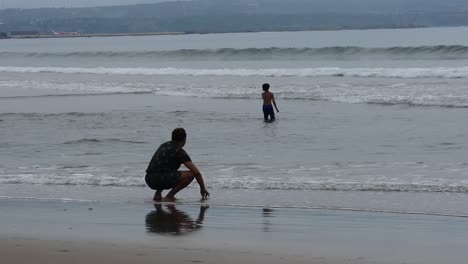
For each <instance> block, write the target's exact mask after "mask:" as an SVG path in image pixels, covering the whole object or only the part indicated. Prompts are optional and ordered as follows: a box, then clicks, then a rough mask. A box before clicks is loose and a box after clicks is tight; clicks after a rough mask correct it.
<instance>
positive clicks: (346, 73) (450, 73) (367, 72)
mask: <svg viewBox="0 0 468 264" xmlns="http://www.w3.org/2000/svg"><path fill="white" fill-rule="evenodd" d="M0 72H12V73H64V74H108V75H185V76H276V77H319V76H336V77H341V76H343V77H363V78H366V77H367V78H370V77H381V78H404V79H405V78H468V67H438V68H336V67H329V68H298V69H240V68H239V69H191V68H105V67H96V68H81V67H0Z"/></svg>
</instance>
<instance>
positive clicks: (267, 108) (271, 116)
mask: <svg viewBox="0 0 468 264" xmlns="http://www.w3.org/2000/svg"><path fill="white" fill-rule="evenodd" d="M262 89H263V93H262V98H263V118H264V119H265V122H273V121H275V112H274V111H273V105H274V106H275V108H276V112H278V113H279V110H278V107H277V106H276V102H275V97H274V96H273V93H271V92H270V91H268V90H269V89H270V85H269V84H268V83H264V84H263V85H262ZM272 103H273V105H272Z"/></svg>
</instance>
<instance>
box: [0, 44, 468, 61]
mask: <svg viewBox="0 0 468 264" xmlns="http://www.w3.org/2000/svg"><path fill="white" fill-rule="evenodd" d="M18 56H20V57H27V58H53V57H55V58H74V57H81V58H88V57H89V58H112V59H115V58H162V59H166V60H167V59H169V60H221V61H222V60H270V59H281V60H304V59H310V58H326V59H336V60H341V59H355V58H369V59H372V58H386V59H397V60H398V59H405V60H407V59H411V60H414V59H417V60H421V59H449V60H459V59H468V46H462V45H437V46H415V47H408V46H396V47H386V48H365V47H356V46H343V47H340V46H334V47H322V48H309V47H305V48H280V47H270V48H244V49H236V48H220V49H179V50H169V51H78V52H0V58H1V57H18Z"/></svg>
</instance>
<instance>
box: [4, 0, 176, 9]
mask: <svg viewBox="0 0 468 264" xmlns="http://www.w3.org/2000/svg"><path fill="white" fill-rule="evenodd" d="M169 1H175V0H0V9H5V8H38V7H83V6H106V5H126V4H140V3H158V2H169Z"/></svg>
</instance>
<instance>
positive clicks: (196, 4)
mask: <svg viewBox="0 0 468 264" xmlns="http://www.w3.org/2000/svg"><path fill="white" fill-rule="evenodd" d="M0 23H3V24H0V32H12V31H30V32H31V31H37V32H42V33H50V32H52V31H63V32H80V33H88V34H92V33H138V32H193V33H210V32H246V31H285V30H316V29H345V28H395V27H431V26H461V25H468V1H466V0H443V1H442V0H193V1H180V2H165V3H156V4H142V5H132V6H114V7H92V8H68V9H67V8H41V9H7V10H2V11H0Z"/></svg>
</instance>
